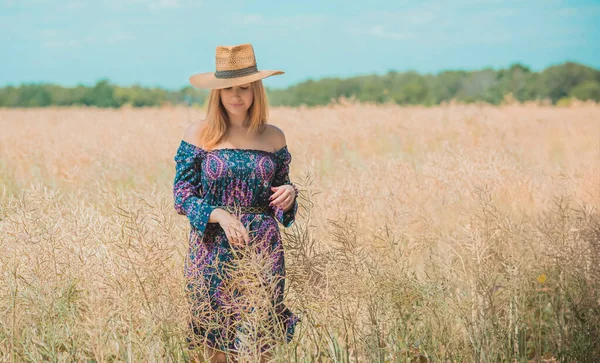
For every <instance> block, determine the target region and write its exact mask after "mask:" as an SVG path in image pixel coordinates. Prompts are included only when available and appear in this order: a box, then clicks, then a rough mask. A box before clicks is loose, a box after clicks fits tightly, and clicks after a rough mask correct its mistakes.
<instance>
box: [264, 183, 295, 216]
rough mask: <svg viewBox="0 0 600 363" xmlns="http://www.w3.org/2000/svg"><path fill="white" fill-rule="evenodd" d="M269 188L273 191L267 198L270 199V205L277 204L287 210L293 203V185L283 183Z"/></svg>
mask: <svg viewBox="0 0 600 363" xmlns="http://www.w3.org/2000/svg"><path fill="white" fill-rule="evenodd" d="M271 190H272V191H274V193H273V195H271V197H270V198H269V199H270V200H271V203H269V205H270V206H273V207H275V206H277V207H280V208H283V210H284V211H285V210H288V209H289V208H290V207H291V206H292V204H294V199H295V198H296V190H295V189H294V187H293V186H291V185H289V184H284V185H281V186H278V187H271Z"/></svg>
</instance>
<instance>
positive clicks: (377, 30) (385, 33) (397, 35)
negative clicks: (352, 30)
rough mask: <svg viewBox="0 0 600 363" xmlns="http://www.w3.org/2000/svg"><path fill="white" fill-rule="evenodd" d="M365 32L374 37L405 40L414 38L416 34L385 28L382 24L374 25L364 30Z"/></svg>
mask: <svg viewBox="0 0 600 363" xmlns="http://www.w3.org/2000/svg"><path fill="white" fill-rule="evenodd" d="M365 34H369V35H373V36H374V37H376V38H382V39H394V40H406V39H412V38H416V34H414V33H409V32H406V33H405V32H393V31H389V30H386V29H385V27H384V26H383V25H374V26H372V27H370V28H368V29H367V30H366V31H365Z"/></svg>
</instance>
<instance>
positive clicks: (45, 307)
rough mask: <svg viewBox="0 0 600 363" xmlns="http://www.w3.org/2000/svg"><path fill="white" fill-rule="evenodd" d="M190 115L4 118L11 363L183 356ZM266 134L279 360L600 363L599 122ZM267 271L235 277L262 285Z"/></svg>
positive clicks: (346, 120) (396, 121) (574, 113)
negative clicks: (279, 162) (286, 319)
mask: <svg viewBox="0 0 600 363" xmlns="http://www.w3.org/2000/svg"><path fill="white" fill-rule="evenodd" d="M199 117H202V110H199V109H192V108H165V109H139V110H138V109H136V110H134V109H122V110H99V109H87V108H71V109H59V108H50V109H43V110H37V109H35V110H34V109H29V110H6V109H3V110H0V119H1V120H3V121H2V133H1V134H0V155H1V157H0V183H1V185H0V193H1V195H2V197H1V198H0V208H1V209H0V273H1V279H0V361H6V362H17V361H36V362H37V361H74V360H75V361H84V360H88V361H89V360H92V361H98V362H113V361H130V362H137V361H151V362H155V361H169V362H174V361H185V360H187V359H188V358H189V355H188V352H187V351H186V348H185V334H186V328H187V326H186V321H187V318H188V316H189V315H188V314H189V313H188V309H187V308H188V305H187V301H186V295H185V281H184V274H183V264H184V261H185V259H186V254H187V249H188V245H187V243H188V232H189V224H188V223H187V220H186V219H185V218H184V217H182V216H179V215H177V214H176V213H175V211H174V209H173V199H172V198H173V196H172V194H171V190H172V181H173V176H174V161H173V156H174V153H175V151H176V148H177V146H178V144H179V141H180V139H181V136H182V132H183V129H184V128H185V127H186V125H187V124H188V123H189V122H191V121H192V120H193V119H195V118H199ZM271 122H272V123H274V124H276V125H278V126H280V127H281V128H282V129H283V130H284V131H285V133H286V138H287V142H288V145H289V148H290V151H291V153H292V158H293V161H292V166H291V170H292V180H293V181H295V182H297V183H298V184H299V185H300V188H301V195H300V198H301V202H300V203H301V208H300V211H299V216H298V218H297V220H296V222H295V224H294V225H293V226H292V227H291V228H289V229H283V228H282V229H281V233H282V235H283V238H284V247H285V253H286V255H285V258H286V270H287V280H286V290H287V291H286V304H287V305H288V306H289V307H290V308H291V309H292V310H293V311H294V312H296V313H298V314H299V315H300V316H301V318H302V322H301V323H300V324H299V325H298V327H297V330H296V335H295V338H294V340H293V341H292V342H291V343H290V344H288V345H286V346H279V347H278V348H277V349H276V351H275V357H276V358H277V360H278V361H281V362H289V361H291V362H313V361H317V362H321V361H327V362H406V361H418V362H423V361H436V362H437V361H457V362H458V361H460V362H462V361H477V362H479V361H481V362H484V361H485V362H487V361H531V360H533V361H553V360H562V361H580V362H593V361H595V359H597V357H599V356H600V328H599V327H600V267H599V266H600V216H599V214H598V213H599V212H598V208H599V207H600V107H599V106H597V105H594V104H583V105H575V106H573V107H571V108H556V107H549V106H539V105H505V106H501V107H490V106H485V105H478V104H472V105H457V104H448V105H442V106H439V107H434V108H421V107H398V106H394V105H380V106H374V105H364V104H363V105H361V104H352V103H344V102H342V103H340V104H334V105H330V106H327V107H320V108H302V107H301V108H275V109H273V110H272V120H271ZM259 255H260V254H248V255H247V256H246V257H247V258H246V259H243V260H241V262H240V263H241V264H240V265H239V266H238V267H239V268H238V270H237V271H238V272H237V273H238V274H239V275H240V276H238V277H239V280H237V281H243V283H244V285H245V286H246V287H248V286H251V287H253V288H255V290H258V286H260V284H256V279H257V278H259V276H260V274H261V271H262V269H263V268H264V267H265V265H264V263H266V262H265V260H264V259H261V258H260V256H259ZM252 276H254V277H252ZM257 276H258V277H257ZM249 296H250V297H249V299H250V300H248V301H246V302H247V303H248V302H249V303H250V304H251V305H254V306H258V305H259V304H260V303H259V300H260V299H258V298H259V297H260V296H261V295H260V294H255V295H249ZM252 299H255V300H252ZM256 299H258V300H256ZM260 301H262V300H260ZM252 314H254V315H252ZM261 314H262V312H259V311H254V312H253V313H248V319H247V322H248V324H249V325H248V329H249V330H250V331H255V332H256V331H258V329H259V328H260V324H261V322H263V321H264V316H263V315H261ZM251 338H252V334H249V335H248V341H246V342H245V343H244V344H246V346H247V347H248V351H247V352H246V353H245V354H246V355H245V356H246V357H247V358H248V359H252V357H255V356H256V355H255V354H256V352H255V351H252V349H251V348H252V339H251Z"/></svg>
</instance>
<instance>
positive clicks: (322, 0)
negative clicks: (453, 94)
mask: <svg viewBox="0 0 600 363" xmlns="http://www.w3.org/2000/svg"><path fill="white" fill-rule="evenodd" d="M242 43H250V44H252V46H253V48H254V51H255V55H256V60H257V65H258V68H259V69H265V70H268V69H277V70H283V71H284V72H285V74H283V75H279V76H273V77H269V78H267V79H265V80H264V84H265V85H266V86H267V87H269V88H285V87H288V86H290V85H293V84H296V83H299V82H302V81H306V80H308V79H313V80H318V79H321V78H325V77H342V78H345V77H351V76H356V75H364V74H385V73H386V72H388V71H389V70H396V71H399V72H403V71H409V70H412V71H417V72H419V73H421V74H426V73H431V74H437V73H439V72H441V71H444V70H457V69H462V70H475V69H483V68H486V67H491V68H493V69H501V68H507V67H509V66H510V65H511V64H514V63H521V64H523V65H526V66H528V67H530V68H531V69H532V70H534V71H541V70H543V69H544V68H546V67H548V66H551V65H554V64H559V63H563V62H566V61H574V62H578V63H582V64H585V65H588V66H591V67H594V68H597V69H600V0H579V1H578V0H572V1H566V0H529V1H526V0H523V1H513V0H444V1H430V0H416V1H407V0H394V1H383V0H368V1H360V2H358V1H349V0H344V1H341V0H332V1H326V0H302V1H242V0H228V1H207V0H93V1H92V0H0V49H1V51H2V57H1V58H0V59H1V60H0V86H6V85H14V86H16V85H19V84H22V83H41V82H44V83H54V84H60V85H63V86H68V87H72V86H75V85H77V84H84V85H93V84H95V83H96V82H97V81H98V80H100V79H103V78H106V79H108V80H109V81H110V82H111V83H114V84H119V85H122V86H129V85H134V84H138V85H142V86H146V87H155V86H158V87H163V88H167V89H179V88H181V87H184V86H187V85H189V83H188V78H189V76H191V75H192V74H195V73H202V72H214V70H215V48H216V47H217V46H218V45H236V44H242Z"/></svg>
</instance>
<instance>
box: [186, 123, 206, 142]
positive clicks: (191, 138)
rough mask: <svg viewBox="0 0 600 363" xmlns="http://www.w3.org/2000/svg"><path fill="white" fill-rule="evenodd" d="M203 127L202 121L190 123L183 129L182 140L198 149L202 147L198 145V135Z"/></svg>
mask: <svg viewBox="0 0 600 363" xmlns="http://www.w3.org/2000/svg"><path fill="white" fill-rule="evenodd" d="M204 126H205V121H204V120H197V121H194V122H192V123H191V124H190V125H189V126H188V127H187V129H185V131H184V133H183V140H184V141H186V142H188V143H190V144H192V145H196V146H198V147H202V145H200V144H199V143H200V133H201V132H202V130H203V128H204Z"/></svg>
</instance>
